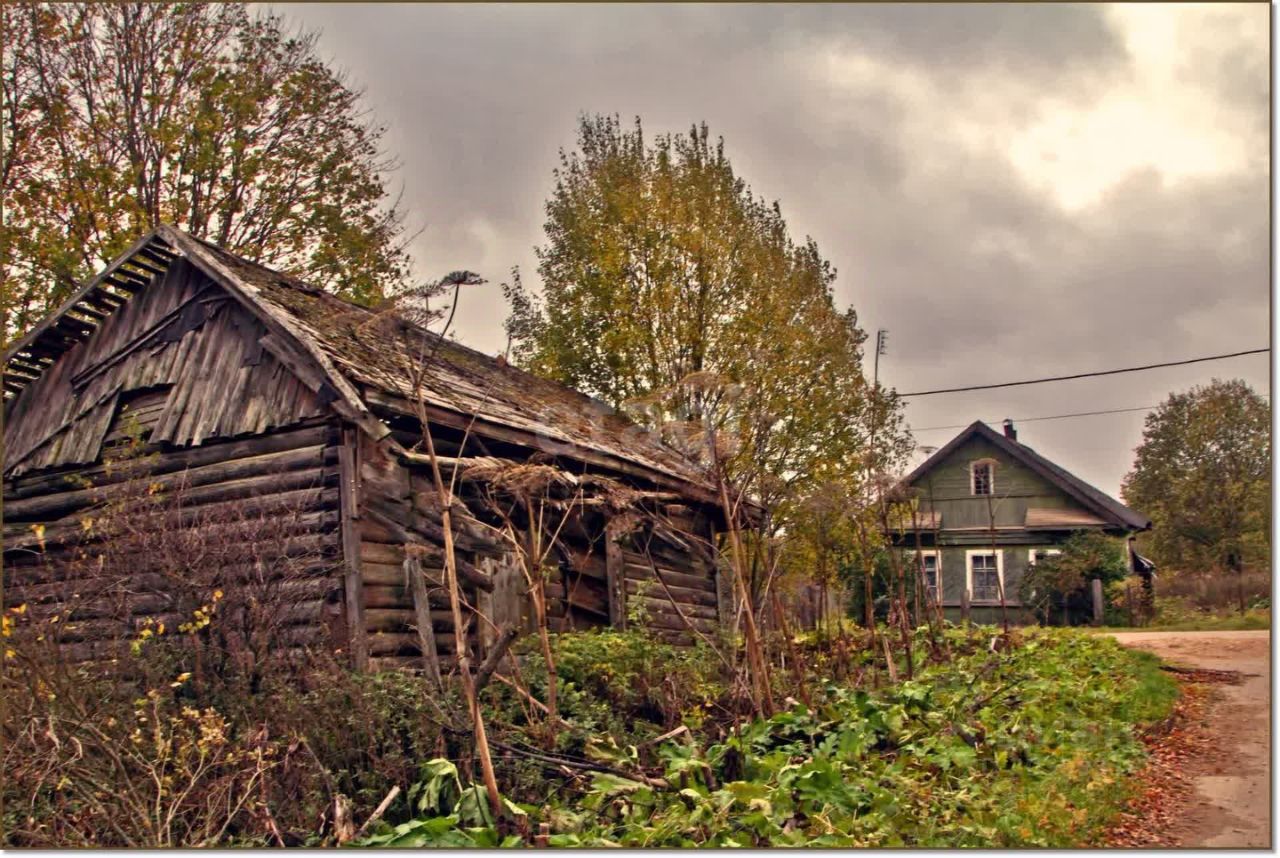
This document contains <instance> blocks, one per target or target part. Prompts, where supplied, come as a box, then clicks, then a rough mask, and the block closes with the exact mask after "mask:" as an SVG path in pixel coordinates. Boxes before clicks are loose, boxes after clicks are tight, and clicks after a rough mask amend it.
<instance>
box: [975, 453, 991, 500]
mask: <svg viewBox="0 0 1280 858" xmlns="http://www.w3.org/2000/svg"><path fill="white" fill-rule="evenodd" d="M969 475H970V480H971V485H972V488H973V493H974V494H975V495H990V494H995V485H996V463H995V461H993V460H992V459H980V460H978V461H977V462H974V463H972V464H971V465H969Z"/></svg>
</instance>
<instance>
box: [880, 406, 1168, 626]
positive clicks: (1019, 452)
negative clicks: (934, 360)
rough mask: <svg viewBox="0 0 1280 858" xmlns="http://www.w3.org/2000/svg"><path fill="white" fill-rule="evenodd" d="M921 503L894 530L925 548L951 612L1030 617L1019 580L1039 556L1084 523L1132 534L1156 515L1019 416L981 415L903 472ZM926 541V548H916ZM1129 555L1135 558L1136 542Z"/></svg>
mask: <svg viewBox="0 0 1280 858" xmlns="http://www.w3.org/2000/svg"><path fill="white" fill-rule="evenodd" d="M903 486H904V487H905V488H906V489H907V491H908V492H909V493H910V494H911V495H912V496H914V497H915V498H916V499H917V501H918V502H917V503H916V504H915V512H913V513H911V514H910V516H909V518H908V520H906V521H903V522H901V526H900V527H898V528H896V529H895V531H894V532H893V533H891V534H890V536H891V538H892V540H893V542H894V544H895V545H897V546H898V547H899V548H901V549H905V550H906V551H907V552H908V554H909V556H910V557H911V558H913V559H914V558H916V557H917V556H918V558H919V563H920V564H921V567H922V568H921V574H922V577H923V581H924V584H925V589H926V591H927V592H928V595H929V598H931V599H933V600H936V601H939V602H941V604H942V608H943V612H944V614H945V615H946V616H947V617H948V618H949V619H959V618H961V616H962V613H963V611H964V610H965V609H966V608H967V609H968V611H969V615H970V618H971V619H973V620H975V621H978V622H997V621H999V620H1000V618H1001V590H1002V589H1003V596H1004V604H1005V607H1006V608H1007V609H1008V610H1009V613H1010V619H1013V620H1019V621H1025V620H1027V619H1029V618H1028V617H1027V616H1026V615H1025V613H1024V612H1023V611H1022V604H1021V602H1020V601H1019V599H1018V581H1019V580H1020V579H1021V577H1022V575H1023V574H1024V573H1025V572H1026V570H1027V569H1028V567H1029V566H1031V565H1032V564H1034V563H1036V561H1037V560H1039V559H1041V558H1043V557H1045V556H1047V555H1051V554H1055V553H1057V552H1058V551H1060V547H1061V545H1062V543H1064V542H1066V540H1067V539H1069V538H1070V537H1071V535H1072V534H1074V533H1076V532H1077V531H1080V530H1098V531H1102V532H1103V533H1106V534H1108V535H1111V536H1115V537H1118V538H1123V539H1129V538H1131V537H1132V535H1133V534H1135V533H1137V532H1139V531H1142V530H1146V529H1148V528H1150V527H1151V521H1150V520H1149V519H1148V518H1146V517H1145V516H1143V515H1140V514H1138V513H1136V512H1134V511H1133V510H1131V509H1129V508H1128V507H1126V506H1125V505H1124V504H1122V503H1120V502H1119V501H1117V500H1116V499H1114V498H1112V497H1110V496H1109V495H1107V494H1106V493H1104V492H1102V491H1099V490H1098V489H1096V488H1094V487H1093V486H1091V485H1089V484H1088V483H1086V482H1084V481H1083V480H1081V479H1080V478H1079V477H1076V476H1074V475H1073V474H1071V473H1069V472H1068V471H1066V470H1064V469H1063V468H1062V467H1060V466H1058V465H1056V464H1054V463H1053V462H1051V461H1049V460H1048V459H1046V458H1045V457H1044V456H1042V455H1040V454H1039V453H1037V452H1036V451H1035V450H1033V449H1031V448H1030V447H1028V446H1026V445H1025V444H1020V443H1019V442H1018V435H1017V432H1016V430H1015V429H1014V426H1013V422H1012V421H1010V420H1006V421H1005V422H1004V432H1003V434H1001V433H999V432H996V431H994V430H993V429H992V428H991V427H990V426H987V424H985V423H983V422H982V421H976V422H974V423H973V424H972V425H970V426H969V427H968V428H966V429H965V430H964V431H962V432H961V433H960V434H959V435H957V436H956V437H955V438H953V439H952V440H951V441H950V442H949V443H948V444H946V446H944V447H942V448H940V449H939V450H938V451H937V452H936V453H934V454H933V455H932V456H930V457H929V458H928V459H927V460H926V461H925V462H924V463H922V464H921V465H920V466H919V467H918V468H916V469H915V470H914V471H912V472H911V473H910V474H909V475H908V476H907V477H906V479H905V480H904V481H903ZM917 551H918V555H917ZM1125 555H1126V557H1128V558H1130V562H1131V563H1132V562H1133V558H1134V554H1133V552H1132V548H1131V546H1130V550H1128V551H1126V552H1125Z"/></svg>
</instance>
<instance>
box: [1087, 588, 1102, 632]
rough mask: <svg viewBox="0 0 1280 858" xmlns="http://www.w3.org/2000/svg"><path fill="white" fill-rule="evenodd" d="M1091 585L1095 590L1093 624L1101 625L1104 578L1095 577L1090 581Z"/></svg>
mask: <svg viewBox="0 0 1280 858" xmlns="http://www.w3.org/2000/svg"><path fill="white" fill-rule="evenodd" d="M1089 587H1090V589H1091V590H1092V592H1093V624H1094V625H1095V626H1100V625H1102V579H1101V578H1094V579H1093V580H1092V581H1090V582H1089Z"/></svg>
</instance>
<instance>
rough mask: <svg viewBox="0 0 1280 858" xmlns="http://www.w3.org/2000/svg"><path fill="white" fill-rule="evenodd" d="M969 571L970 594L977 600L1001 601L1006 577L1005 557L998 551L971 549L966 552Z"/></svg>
mask: <svg viewBox="0 0 1280 858" xmlns="http://www.w3.org/2000/svg"><path fill="white" fill-rule="evenodd" d="M966 559H967V560H968V565H969V568H968V570H967V571H968V573H969V576H968V577H969V580H968V585H969V596H970V598H971V599H972V600H973V601H975V602H998V601H1000V586H1001V582H1002V580H1003V578H1004V563H1003V562H1001V561H1002V560H1003V558H1002V557H1001V555H1000V553H998V552H991V551H969V552H967V553H966Z"/></svg>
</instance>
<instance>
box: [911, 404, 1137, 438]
mask: <svg viewBox="0 0 1280 858" xmlns="http://www.w3.org/2000/svg"><path fill="white" fill-rule="evenodd" d="M1159 407H1160V406H1158V405H1143V406H1141V407H1138V408H1110V409H1108V410H1106V411H1077V412H1075V413H1074V414H1052V415H1050V416H1048V417H1011V418H1009V419H1010V420H1012V421H1013V422H1014V423H1015V424H1016V423H1034V422H1035V421H1037V420H1062V419H1064V418H1067V417H1095V416H1097V415H1099V414H1124V413H1127V412H1132V411H1151V410H1152V409H1154V408H1159ZM968 425H969V424H968V423H964V424H958V425H955V426H925V427H923V428H920V429H912V430H911V431H912V432H932V431H934V430H935V429H964V428H965V427H966V426H968Z"/></svg>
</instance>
